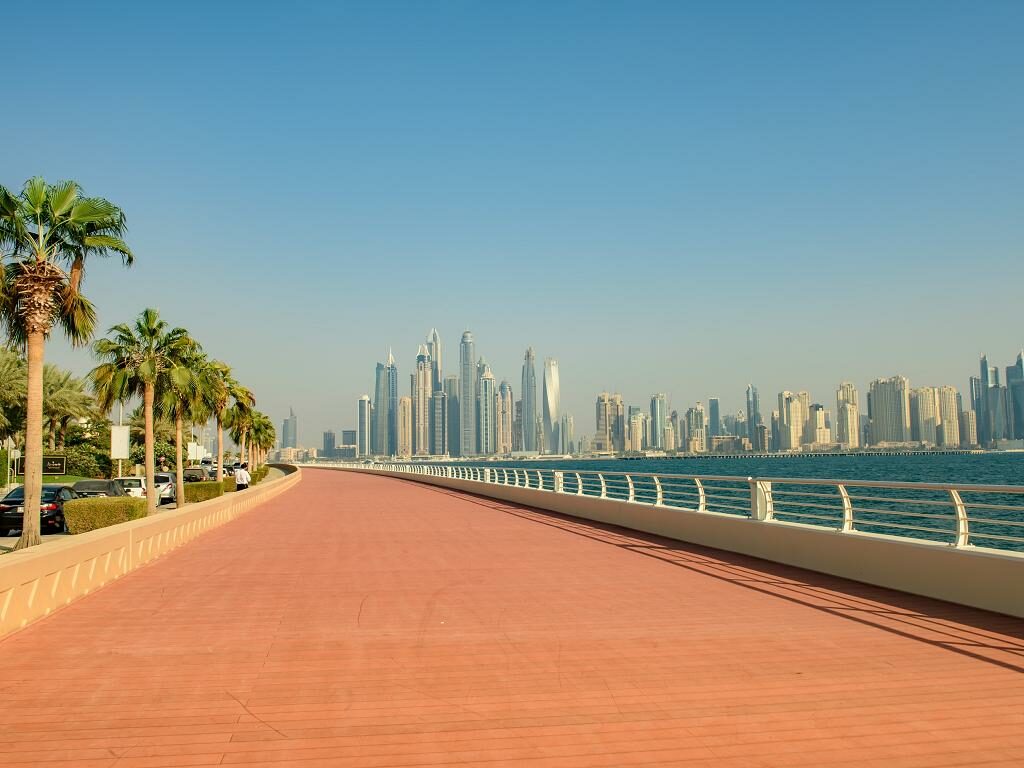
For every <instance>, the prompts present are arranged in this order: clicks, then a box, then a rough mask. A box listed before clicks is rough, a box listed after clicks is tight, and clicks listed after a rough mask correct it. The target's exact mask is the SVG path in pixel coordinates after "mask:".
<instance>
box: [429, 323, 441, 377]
mask: <svg viewBox="0 0 1024 768" xmlns="http://www.w3.org/2000/svg"><path fill="white" fill-rule="evenodd" d="M427 354H428V355H430V360H431V362H432V363H433V365H434V368H433V378H432V381H431V389H432V390H433V391H434V392H436V391H437V390H439V389H443V388H444V386H443V382H444V374H443V373H442V371H441V334H439V333H438V332H437V328H431V329H430V333H429V334H428V335H427Z"/></svg>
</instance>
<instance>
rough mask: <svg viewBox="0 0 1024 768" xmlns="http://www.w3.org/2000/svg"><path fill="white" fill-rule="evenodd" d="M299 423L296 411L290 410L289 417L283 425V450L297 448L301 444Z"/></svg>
mask: <svg viewBox="0 0 1024 768" xmlns="http://www.w3.org/2000/svg"><path fill="white" fill-rule="evenodd" d="M298 436H299V423H298V419H297V418H296V417H295V411H294V409H292V408H289V409H288V417H287V418H286V419H285V420H284V423H283V424H282V425H281V447H282V448H297V447H298V442H299V437H298Z"/></svg>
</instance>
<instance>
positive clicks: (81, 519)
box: [64, 496, 146, 533]
mask: <svg viewBox="0 0 1024 768" xmlns="http://www.w3.org/2000/svg"><path fill="white" fill-rule="evenodd" d="M145 516H146V500H145V499H137V498H135V497H134V496H113V497H105V498H97V499H72V500H71V501H68V502H65V503H64V519H65V520H66V521H67V526H68V531H69V532H70V533H86V532H87V531H95V530H96V529H97V528H106V527H107V526H109V525H117V524H118V523H124V522H127V521H128V520H138V519H139V518H140V517H145Z"/></svg>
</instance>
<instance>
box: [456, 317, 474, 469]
mask: <svg viewBox="0 0 1024 768" xmlns="http://www.w3.org/2000/svg"><path fill="white" fill-rule="evenodd" d="M459 371H460V376H459V427H460V429H461V431H462V438H461V440H460V441H459V455H460V456H474V455H475V454H476V444H477V443H476V440H477V438H476V401H477V390H476V387H477V375H476V344H475V343H474V341H473V334H472V333H470V332H469V331H466V332H465V333H463V334H462V343H461V344H460V345H459Z"/></svg>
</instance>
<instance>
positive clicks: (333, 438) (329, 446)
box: [324, 429, 337, 459]
mask: <svg viewBox="0 0 1024 768" xmlns="http://www.w3.org/2000/svg"><path fill="white" fill-rule="evenodd" d="M336 443H337V435H335V434H334V430H333V429H328V430H326V431H325V432H324V456H325V457H326V458H328V459H329V458H331V457H332V456H333V455H334V448H335V445H336Z"/></svg>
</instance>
